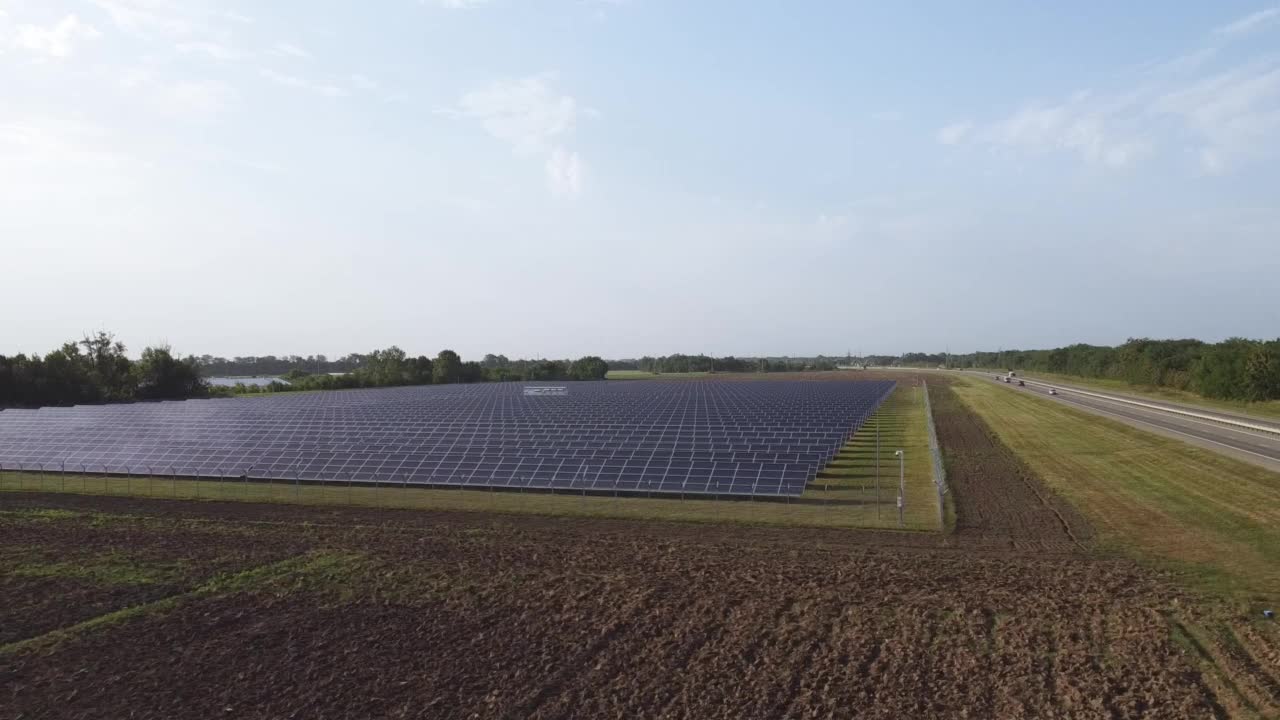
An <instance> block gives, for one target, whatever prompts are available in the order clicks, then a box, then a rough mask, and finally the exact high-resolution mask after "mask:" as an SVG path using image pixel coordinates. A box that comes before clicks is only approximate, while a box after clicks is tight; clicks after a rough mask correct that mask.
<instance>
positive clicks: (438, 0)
mask: <svg viewBox="0 0 1280 720" xmlns="http://www.w3.org/2000/svg"><path fill="white" fill-rule="evenodd" d="M420 2H421V3H422V4H424V5H435V6H437V7H442V8H445V9H446V10H466V9H468V8H477V7H480V6H481V5H488V4H489V2H490V0H420Z"/></svg>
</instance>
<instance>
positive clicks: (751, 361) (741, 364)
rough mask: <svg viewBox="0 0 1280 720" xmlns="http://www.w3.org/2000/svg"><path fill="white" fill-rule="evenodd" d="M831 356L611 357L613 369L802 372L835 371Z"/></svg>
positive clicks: (834, 362)
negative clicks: (618, 358) (613, 358)
mask: <svg viewBox="0 0 1280 720" xmlns="http://www.w3.org/2000/svg"><path fill="white" fill-rule="evenodd" d="M837 364H838V363H837V362H836V359H835V358H829V357H824V356H822V355H819V356H817V357H815V358H790V357H781V358H767V357H761V358H737V357H733V356H732V355H729V356H726V357H712V356H710V355H681V354H675V355H663V356H662V357H650V356H648V355H646V356H644V357H642V358H639V359H632V360H611V361H609V367H611V368H613V369H614V370H640V371H643V372H651V373H690V372H761V373H773V372H802V371H805V370H835V369H836V365H837Z"/></svg>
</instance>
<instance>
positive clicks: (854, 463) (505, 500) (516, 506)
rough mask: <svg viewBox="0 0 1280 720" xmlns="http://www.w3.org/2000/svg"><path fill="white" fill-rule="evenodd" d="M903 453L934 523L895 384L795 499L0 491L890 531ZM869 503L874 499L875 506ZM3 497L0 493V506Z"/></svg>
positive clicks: (928, 478) (166, 483)
mask: <svg viewBox="0 0 1280 720" xmlns="http://www.w3.org/2000/svg"><path fill="white" fill-rule="evenodd" d="M877 424H879V426H880V441H881V442H880V449H881V452H880V455H881V461H880V489H879V492H877V489H876V482H875V478H876V471H875V467H876V463H875V460H876V453H875V429H876V425H877ZM897 448H903V449H904V450H905V451H906V459H907V461H906V486H907V506H906V512H905V519H906V527H907V529H912V530H934V529H937V504H936V496H935V493H934V490H933V480H932V475H931V473H932V469H931V466H930V463H929V454H928V439H927V431H926V427H925V424H924V410H923V401H922V399H921V396H920V391H919V390H918V389H917V388H914V387H911V386H908V385H905V384H904V385H901V386H899V388H898V389H897V390H896V391H895V392H894V394H893V395H892V396H891V397H890V398H889V399H888V400H887V401H886V402H885V404H884V406H882V407H881V408H880V411H879V412H878V413H877V414H876V416H874V417H873V419H871V420H870V421H869V422H868V423H867V424H866V425H865V426H864V427H863V429H862V430H861V431H860V432H859V433H858V434H857V435H856V436H855V437H854V438H853V440H852V441H850V443H849V444H848V445H847V446H846V447H845V448H844V450H843V451H842V452H841V454H840V455H839V456H838V458H837V459H836V461H835V462H833V463H832V465H831V466H830V467H829V468H828V469H827V470H825V471H823V472H822V473H821V475H820V477H819V478H818V479H817V481H816V482H815V483H813V484H812V485H811V486H810V488H809V489H808V490H806V491H805V493H804V495H803V497H801V498H799V499H797V500H793V501H790V502H783V501H776V502H775V501H747V500H724V499H721V500H717V499H705V500H704V499H695V498H694V497H692V496H691V497H689V498H685V499H679V498H674V499H668V498H657V497H654V498H647V497H609V496H604V497H602V496H595V495H588V496H582V495H572V494H550V493H545V492H528V493H520V492H512V491H496V492H485V491H481V490H442V489H417V488H406V487H404V486H401V485H394V486H383V487H379V488H373V487H360V486H358V485H357V486H354V487H353V486H350V485H347V484H346V483H341V482H338V483H330V484H327V485H308V484H303V485H294V484H290V483H287V482H277V483H259V482H251V483H245V482H237V481H235V480H228V481H226V482H220V481H218V480H200V481H195V480H184V479H181V478H179V479H171V478H164V477H133V478H122V477H101V476H84V475H76V474H68V475H65V476H63V475H59V474H58V473H57V472H56V471H55V472H51V473H44V474H43V475H42V474H40V473H31V472H25V473H16V472H4V473H0V490H3V491H46V492H51V491H52V492H72V493H87V494H95V495H131V496H141V497H163V498H179V499H193V498H194V499H202V500H238V501H249V502H287V503H304V504H339V505H363V506H375V507H399V508H419V509H430V510H459V511H473V512H501V513H535V514H544V515H558V516H576V517H614V518H634V519H652V520H678V521H690V522H734V523H749V524H769V525H800V526H819V527H822V526H825V527H872V528H877V527H878V528H895V527H897V510H896V508H895V498H896V489H897V482H898V466H897V459H896V458H895V457H894V456H893V451H894V450H895V449H897ZM877 499H878V502H877ZM2 503H3V499H2V498H0V504H2Z"/></svg>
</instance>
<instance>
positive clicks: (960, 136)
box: [937, 122, 973, 145]
mask: <svg viewBox="0 0 1280 720" xmlns="http://www.w3.org/2000/svg"><path fill="white" fill-rule="evenodd" d="M972 128H973V124H972V123H967V122H958V123H952V124H950V125H948V126H946V127H944V128H942V129H940V130H938V134H937V138H938V142H940V143H942V144H943V145H956V144H958V143H959V142H960V141H961V140H964V138H965V136H966V135H968V134H969V130H971V129H972Z"/></svg>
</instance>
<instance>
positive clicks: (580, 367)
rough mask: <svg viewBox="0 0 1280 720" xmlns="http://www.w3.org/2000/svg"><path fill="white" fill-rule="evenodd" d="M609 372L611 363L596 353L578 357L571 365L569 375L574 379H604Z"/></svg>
mask: <svg viewBox="0 0 1280 720" xmlns="http://www.w3.org/2000/svg"><path fill="white" fill-rule="evenodd" d="M608 372H609V363H607V362H605V361H604V360H603V359H601V358H599V357H596V356H595V355H587V356H586V357H581V358H578V359H577V360H574V361H573V364H572V365H570V366H569V377H570V379H573V380H603V379H604V378H605V375H606V374H608Z"/></svg>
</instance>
